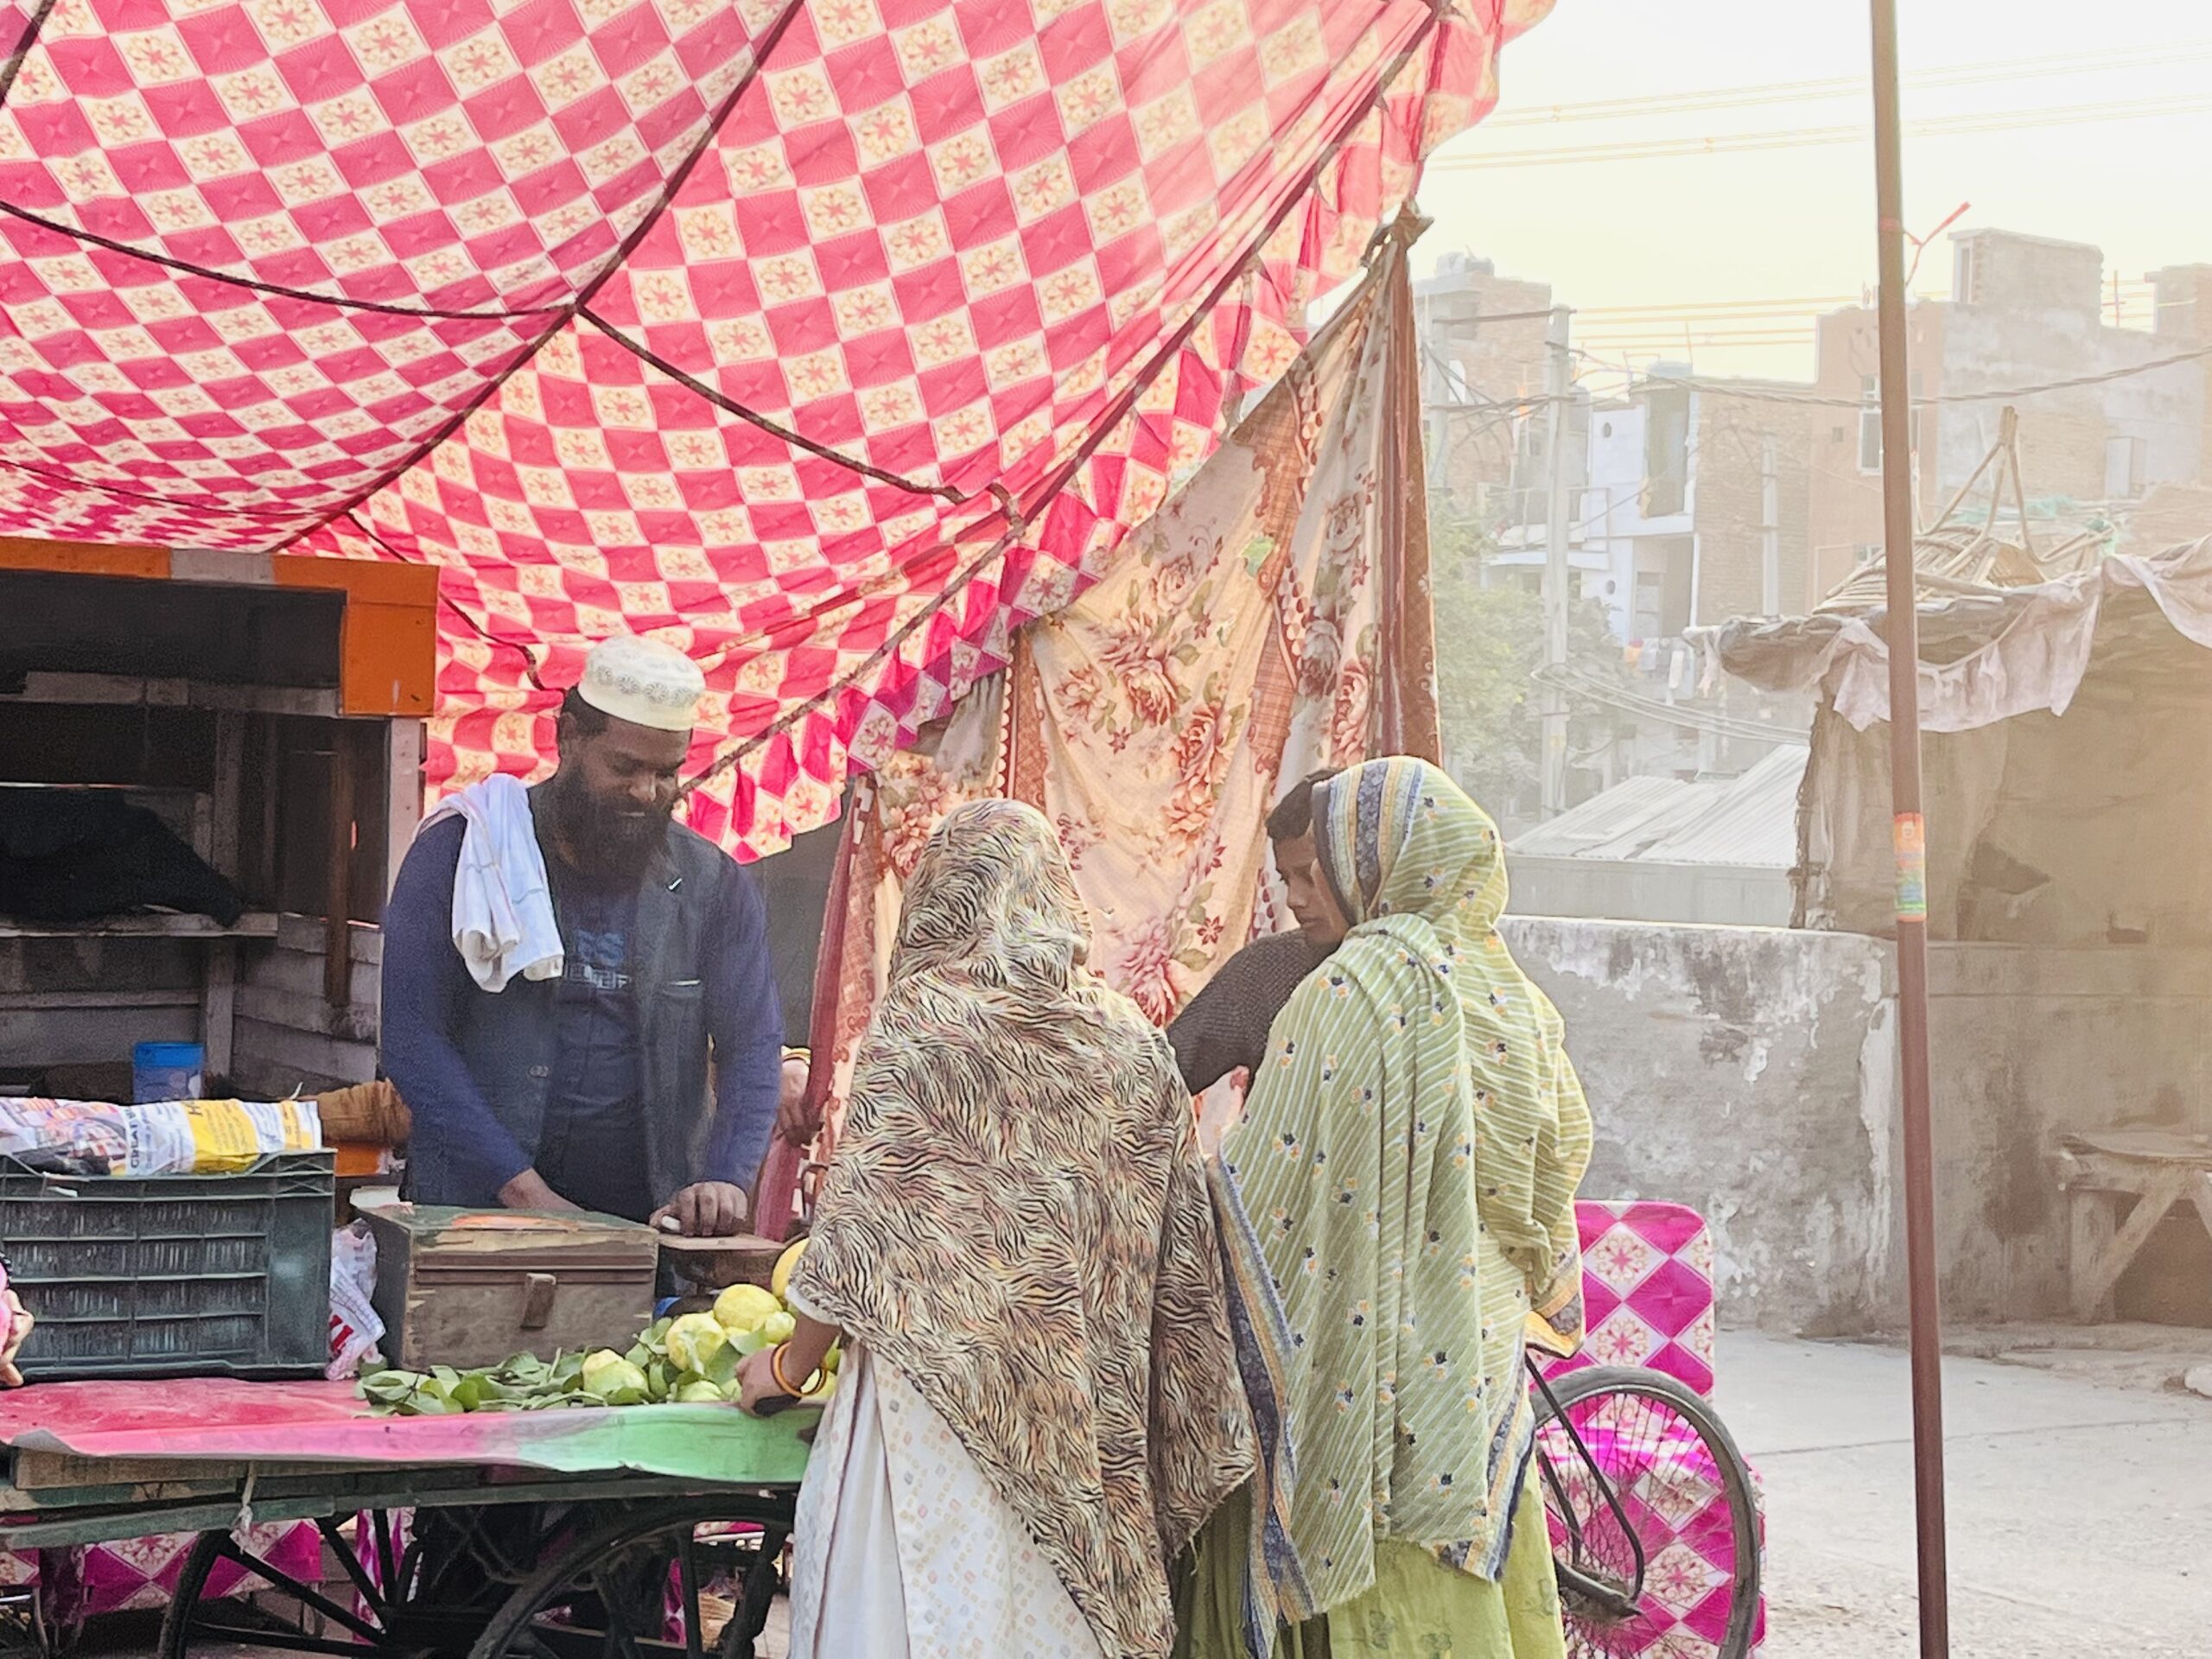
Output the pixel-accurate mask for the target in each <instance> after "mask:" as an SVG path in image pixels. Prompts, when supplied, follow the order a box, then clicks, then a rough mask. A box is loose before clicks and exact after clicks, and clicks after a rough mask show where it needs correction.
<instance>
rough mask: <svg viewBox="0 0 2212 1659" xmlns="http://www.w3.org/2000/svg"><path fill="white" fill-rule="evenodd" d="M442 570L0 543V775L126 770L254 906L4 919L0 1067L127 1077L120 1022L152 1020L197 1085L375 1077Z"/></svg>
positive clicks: (144, 797) (38, 1086)
mask: <svg viewBox="0 0 2212 1659" xmlns="http://www.w3.org/2000/svg"><path fill="white" fill-rule="evenodd" d="M437 580H438V573H437V572H436V570H435V569H431V568H428V567H423V566H410V565H396V564H385V563H357V562H352V561H345V560H334V559H319V558H305V557H287V556H282V555H271V554H244V553H232V552H215V551H200V550H183V549H177V550H169V549H161V548H130V547H99V546H79V545H72V544H67V543H50V542H28V541H10V540H0V789H6V790H39V791H88V790H107V791H121V792H122V794H123V796H124V798H125V799H127V800H128V801H129V802H130V803H131V804H135V805H140V806H143V807H146V808H148V809H149V810H152V811H153V812H155V813H156V815H157V816H159V817H161V818H162V821H163V822H164V823H167V824H168V826H169V827H170V829H173V830H175V832H176V833H177V834H178V835H179V836H180V837H181V838H182V839H183V840H185V841H186V842H188V843H189V844H190V845H191V847H192V849H193V850H194V852H195V853H197V854H198V855H200V858H201V859H202V860H204V861H206V862H207V864H208V865H209V866H211V867H212V868H213V869H214V870H215V871H217V872H218V873H219V874H221V875H223V876H225V877H226V878H227V879H228V880H230V881H231V882H232V884H233V885H234V886H235V887H237V889H238V893H239V895H240V896H241V897H242V898H243V899H244V900H245V905H246V909H245V913H244V914H243V915H241V916H240V917H238V919H237V920H236V921H235V922H234V923H232V924H230V925H224V924H222V923H219V922H218V921H217V920H215V919H214V918H211V917H209V916H207V915H190V914H182V913H175V912H164V911H151V912H137V913H126V914H118V915H110V916H105V917H100V918H94V919H90V920H85V921H81V922H76V921H73V922H67V923H59V924H57V923H47V922H37V923H31V922H24V921H22V920H19V919H10V918H7V917H0V1084H6V1085H7V1086H10V1087H12V1088H14V1089H16V1090H26V1089H28V1090H29V1091H30V1092H34V1093H41V1094H48V1093H51V1094H77V1095H83V1096H92V1097H107V1098H116V1097H121V1098H125V1099H127V1098H129V1096H128V1095H127V1094H123V1095H120V1096H118V1095H117V1093H116V1092H115V1090H117V1087H118V1078H119V1077H120V1076H121V1075H122V1074H124V1073H127V1072H128V1070H129V1065H130V1056H131V1050H132V1046H133V1045H134V1044H136V1043H138V1042H143V1041H162V1040H169V1041H198V1042H200V1043H201V1044H202V1045H203V1046H205V1049H206V1077H207V1088H208V1090H209V1092H211V1093H212V1092H213V1091H215V1090H218V1089H226V1088H227V1089H229V1090H236V1091H238V1092H243V1093H248V1094H252V1095H259V1096H270V1095H276V1094H282V1093H285V1092H289V1090H293V1089H295V1088H306V1089H316V1088H323V1087H328V1086H331V1085H333V1084H346V1083H354V1082H360V1081H364V1080H365V1079H366V1078H368V1077H371V1076H372V1074H373V1067H374V1064H375V1053H376V1010H377V981H378V961H379V944H380V939H379V936H378V931H377V929H376V923H377V922H378V919H379V918H380V916H381V914H382V911H383V904H384V896H385V893H387V892H388V891H389V890H390V887H391V874H392V872H393V871H394V870H395V869H396V868H397V861H398V860H399V858H400V857H401V856H402V855H404V852H405V851H406V848H407V844H408V842H409V840H410V837H411V836H413V833H414V829H415V826H416V823H417V822H418V820H419V818H420V816H421V812H422V802H423V785H422V762H423V721H424V720H425V719H426V718H427V717H428V715H429V713H430V711H431V703H432V698H433V696H434V693H435V673H436V634H435V615H436V606H437ZM118 1068H119V1071H118ZM124 1086H127V1084H125V1085H124Z"/></svg>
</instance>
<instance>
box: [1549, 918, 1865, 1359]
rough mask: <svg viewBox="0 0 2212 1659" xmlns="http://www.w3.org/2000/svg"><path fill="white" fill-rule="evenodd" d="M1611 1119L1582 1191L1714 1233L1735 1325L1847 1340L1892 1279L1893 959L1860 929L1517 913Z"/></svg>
mask: <svg viewBox="0 0 2212 1659" xmlns="http://www.w3.org/2000/svg"><path fill="white" fill-rule="evenodd" d="M1505 937H1506V941H1507V943H1508V944H1510V946H1511V948H1512V950H1513V953H1514V956H1515V957H1516V959H1517V960H1518V961H1519V962H1520V963H1521V965H1522V968H1523V969H1525V970H1526V971H1527V972H1528V974H1529V976H1530V977H1531V978H1533V979H1535V981H1536V982H1537V983H1538V984H1540V985H1541V986H1542V987H1543V988H1544V989H1545V991H1546V992H1547V993H1548V994H1549V995H1550V996H1551V998H1552V1000H1553V1001H1554V1002H1555V1003H1557V1004H1558V1006H1559V1010H1560V1014H1561V1015H1562V1016H1563V1017H1564V1018H1565V1019H1566V1020H1567V1050H1568V1052H1569V1053H1570V1054H1571V1055H1572V1056H1573V1059H1574V1064H1575V1067H1576V1070H1577V1071H1579V1072H1580V1075H1581V1077H1582V1083H1583V1087H1584V1090H1586V1092H1587V1094H1588V1095H1589V1097H1590V1106H1591V1110H1592V1115H1593V1116H1595V1118H1596V1120H1597V1128H1598V1139H1597V1147H1596V1152H1595V1154H1594V1156H1593V1158H1592V1163H1591V1168H1590V1173H1589V1176H1588V1178H1587V1179H1586V1180H1585V1182H1584V1184H1583V1190H1584V1192H1586V1193H1587V1194H1589V1195H1590V1196H1591V1197H1592V1198H1665V1199H1669V1200H1672V1201H1675V1202H1677V1203H1681V1204H1688V1205H1691V1206H1693V1207H1694V1208H1695V1209H1696V1210H1698V1211H1700V1212H1701V1213H1702V1214H1703V1215H1704V1216H1705V1217H1706V1218H1707V1221H1708V1222H1710V1223H1711V1224H1712V1227H1713V1245H1714V1249H1715V1252H1716V1256H1717V1259H1718V1262H1719V1275H1720V1309H1721V1317H1722V1318H1723V1319H1726V1320H1727V1321H1728V1322H1730V1323H1732V1324H1735V1325H1761V1326H1764V1327H1767V1328H1770V1329H1776V1330H1784V1331H1794V1332H1821V1333H1837V1332H1854V1331H1863V1330H1866V1329H1868V1328H1870V1327H1871V1326H1872V1325H1874V1324H1877V1323H1878V1322H1879V1319H1880V1310H1881V1309H1882V1308H1883V1306H1885V1302H1886V1301H1887V1300H1889V1296H1890V1288H1889V1280H1890V1278H1891V1255H1892V1254H1893V1250H1892V1246H1891V1231H1892V1229H1891V1211H1892V1209H1893V1207H1894V1205H1893V1203H1892V1198H1891V1188H1892V1181H1891V1175H1890V1168H1891V1161H1892V1160H1891V1154H1890V1141H1891V1122H1892V1120H1893V1118H1894V1116H1895V1112H1894V1108H1893V1106H1892V1104H1891V1099H1892V1093H1891V1077H1892V1075H1893V1072H1894V1071H1895V1066H1896V1060H1895V1041H1894V1034H1893V1021H1892V1018H1891V1002H1890V996H1889V982H1888V977H1887V975H1888V967H1887V964H1888V961H1889V954H1890V953H1889V951H1888V950H1887V948H1886V947H1885V946H1884V945H1883V944H1880V943H1879V942H1878V941H1877V940H1873V939H1868V938H1861V937H1859V936H1858V935H1855V934H1848V933H1811V932H1792V931H1788V930H1785V929H1779V928H1717V927H1675V926H1666V925H1656V924H1651V923H1643V922H1605V921H1567V920H1555V919H1548V918H1525V917H1515V918H1510V920H1509V921H1508V923H1507V925H1506V929H1505Z"/></svg>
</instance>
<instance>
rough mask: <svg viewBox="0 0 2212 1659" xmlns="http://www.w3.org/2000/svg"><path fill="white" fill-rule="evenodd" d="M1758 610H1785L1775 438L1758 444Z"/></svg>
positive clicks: (1774, 613)
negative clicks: (1783, 607)
mask: <svg viewBox="0 0 2212 1659" xmlns="http://www.w3.org/2000/svg"><path fill="white" fill-rule="evenodd" d="M1759 614H1760V615H1761V616H1780V615H1781V614H1782V490H1781V484H1780V480H1778V479H1777V477H1776V475H1775V444H1774V440H1773V439H1772V438H1769V439H1767V440H1766V441H1765V442H1764V443H1763V444H1762V445H1761V446H1760V448H1759Z"/></svg>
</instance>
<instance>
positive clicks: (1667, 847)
mask: <svg viewBox="0 0 2212 1659" xmlns="http://www.w3.org/2000/svg"><path fill="white" fill-rule="evenodd" d="M1806 753H1807V751H1806V750H1805V749H1803V748H1802V747H1787V748H1780V749H1777V750H1776V751H1775V752H1774V753H1771V754H1770V755H1768V756H1767V757H1766V758H1765V759H1764V760H1761V761H1760V762H1759V763H1758V765H1757V766H1753V767H1752V768H1751V770H1750V771H1749V772H1745V773H1744V774H1743V775H1742V776H1741V777H1739V778H1732V779H1707V780H1705V781H1701V782H1696V783H1692V782H1688V781H1685V780H1684V779H1679V778H1631V779H1629V780H1628V781H1627V782H1625V783H1622V784H1617V785H1614V786H1613V787H1612V788H1611V789H1609V790H1606V791H1605V792H1604V793H1603V794H1600V795H1596V796H1593V797H1592V798H1590V799H1589V800H1586V801H1585V802H1583V803H1582V804H1581V805H1580V806H1578V807H1574V808H1573V809H1572V810H1568V811H1566V812H1562V813H1561V814H1560V816H1559V817H1556V818H1554V819H1553V820H1552V821H1551V822H1550V823H1545V824H1539V825H1538V826H1536V827H1535V829H1529V830H1528V831H1526V832H1524V833H1523V834H1522V835H1521V836H1517V837H1516V839H1515V840H1514V841H1513V842H1512V843H1511V845H1510V847H1509V848H1508V849H1507V850H1508V851H1510V852H1511V853H1512V854H1514V855H1516V856H1518V857H1522V858H1588V859H1646V860H1649V861H1653V862H1655V863H1667V864H1729V865H1735V866H1738V867H1742V868H1766V869H1777V870H1786V869H1789V868H1790V867H1791V866H1792V865H1794V864H1796V861H1797V790H1798V785H1800V783H1802V780H1803V779H1804V776H1805V757H1806Z"/></svg>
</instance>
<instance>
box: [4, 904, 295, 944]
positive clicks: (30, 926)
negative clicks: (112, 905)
mask: <svg viewBox="0 0 2212 1659" xmlns="http://www.w3.org/2000/svg"><path fill="white" fill-rule="evenodd" d="M276 937H277V912H275V911H272V910H250V911H248V912H246V913H245V915H243V916H241V917H239V918H238V925H236V926H234V927H225V926H224V925H222V924H221V923H220V922H218V921H217V920H216V919H215V918H213V917H212V916H168V915H153V916H107V917H103V918H101V919H99V921H96V922H75V923H69V922H61V923H48V922H16V921H10V920H8V919H7V918H5V917H0V939H273V938H276Z"/></svg>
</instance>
